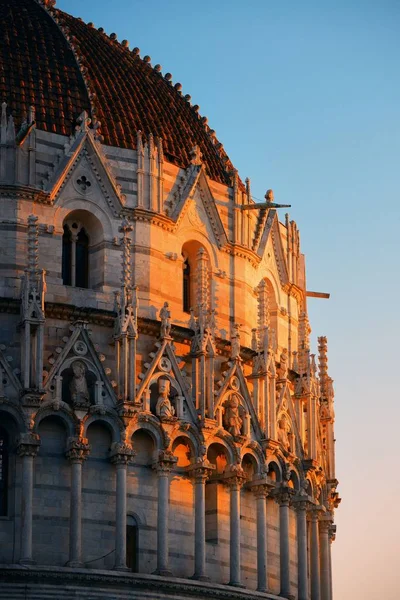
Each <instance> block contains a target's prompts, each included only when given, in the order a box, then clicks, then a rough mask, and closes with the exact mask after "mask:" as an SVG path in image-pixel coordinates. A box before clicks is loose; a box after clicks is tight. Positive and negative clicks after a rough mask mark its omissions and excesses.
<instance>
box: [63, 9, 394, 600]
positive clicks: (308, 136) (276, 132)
mask: <svg viewBox="0 0 400 600" xmlns="http://www.w3.org/2000/svg"><path fill="white" fill-rule="evenodd" d="M57 6H58V7H59V8H61V9H63V10H66V11H68V12H70V13H72V14H74V15H75V16H81V17H82V18H83V19H84V20H85V21H93V22H94V23H95V26H96V27H100V26H101V27H104V28H105V30H106V32H107V33H109V34H110V33H112V32H116V33H117V35H118V39H120V40H122V39H124V38H126V39H128V40H129V41H130V44H131V47H134V46H138V47H139V48H140V49H141V55H142V56H144V55H145V54H149V55H150V56H151V58H152V64H156V63H160V64H161V65H162V67H163V72H167V71H170V72H171V73H172V74H173V81H174V82H177V81H179V82H181V83H182V85H183V93H185V94H186V93H189V94H191V95H192V98H193V100H194V101H195V102H196V103H197V104H199V105H200V107H201V110H200V113H201V114H202V115H206V116H207V117H208V118H209V124H210V126H211V127H212V128H213V129H215V130H216V132H217V136H218V138H219V139H220V141H222V142H223V144H224V146H225V148H226V150H227V152H228V154H229V156H230V158H231V160H232V162H233V163H234V165H235V166H236V168H237V169H238V170H239V173H240V175H241V176H242V178H245V177H250V178H251V181H252V191H253V195H254V196H256V197H258V198H262V196H263V195H264V193H265V190H266V189H267V188H270V187H271V188H273V189H274V192H275V199H276V201H277V202H283V203H291V204H292V209H291V217H292V218H294V219H295V220H296V221H297V224H298V226H299V228H300V233H301V240H302V250H303V252H305V253H306V256H307V266H308V288H309V289H312V290H316V291H329V292H331V300H329V301H326V300H325V301H324V300H311V301H310V303H309V309H310V318H311V325H312V327H313V334H312V336H313V344H314V348H315V347H316V337H317V336H318V335H323V334H325V335H327V336H328V342H329V348H330V352H329V354H330V360H329V366H330V374H331V376H332V377H333V378H334V380H335V389H336V417H337V424H336V438H337V476H338V479H339V480H340V492H341V495H342V497H343V502H342V505H341V506H340V509H339V510H338V511H337V524H338V535H337V540H336V542H335V544H334V581H335V600H350V599H351V600H367V599H371V600H374V599H376V598H378V597H382V598H383V597H384V598H385V600H398V598H399V597H400V591H399V589H400V574H399V571H400V569H399V564H398V555H399V545H400V528H399V523H400V519H399V515H398V511H397V505H398V503H399V501H400V484H399V481H400V477H399V468H398V458H399V443H400V442H399V438H400V435H399V434H400V420H399V417H400V409H399V404H400V398H399V392H398V385H395V384H397V383H398V382H397V379H396V375H397V369H399V370H400V367H399V361H398V354H397V350H398V348H397V343H398V340H399V338H400V325H399V321H400V319H399V310H400V308H399V297H400V284H399V267H398V262H399V255H400V253H399V234H398V231H399V225H400V209H399V173H400V152H399V150H400V125H399V123H400V121H399V106H400V83H399V58H400V56H399V50H400V33H399V32H400V2H399V1H396V0H379V1H371V0H351V1H344V0H342V1H341V0H337V1H335V2H329V1H324V2H320V1H317V0H315V1H311V0H310V1H307V0H305V1H303V2H298V1H290V0H287V1H285V2H277V1H274V2H272V1H270V0H247V2H244V1H239V0H213V1H211V0H203V2H188V1H187V0H169V1H168V0H153V1H152V0H120V1H114V2H106V1H105V0H85V1H84V2H82V0H80V1H78V0H58V2H57Z"/></svg>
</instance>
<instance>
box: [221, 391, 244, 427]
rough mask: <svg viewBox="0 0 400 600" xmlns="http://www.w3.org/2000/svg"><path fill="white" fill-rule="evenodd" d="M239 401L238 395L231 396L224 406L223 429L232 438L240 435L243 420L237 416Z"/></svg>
mask: <svg viewBox="0 0 400 600" xmlns="http://www.w3.org/2000/svg"><path fill="white" fill-rule="evenodd" d="M239 407H240V400H239V396H238V394H232V395H231V396H230V398H229V400H228V401H227V402H226V404H225V412H224V427H225V429H226V430H227V431H229V433H231V434H232V435H234V436H238V435H241V432H242V425H243V419H242V418H241V416H240V414H239Z"/></svg>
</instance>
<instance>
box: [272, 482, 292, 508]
mask: <svg viewBox="0 0 400 600" xmlns="http://www.w3.org/2000/svg"><path fill="white" fill-rule="evenodd" d="M294 493H295V491H294V490H293V488H290V487H289V486H287V485H282V486H281V487H280V488H277V489H276V490H275V492H274V497H275V499H276V501H277V502H278V504H279V505H280V506H289V504H290V501H291V499H292V497H293V495H294Z"/></svg>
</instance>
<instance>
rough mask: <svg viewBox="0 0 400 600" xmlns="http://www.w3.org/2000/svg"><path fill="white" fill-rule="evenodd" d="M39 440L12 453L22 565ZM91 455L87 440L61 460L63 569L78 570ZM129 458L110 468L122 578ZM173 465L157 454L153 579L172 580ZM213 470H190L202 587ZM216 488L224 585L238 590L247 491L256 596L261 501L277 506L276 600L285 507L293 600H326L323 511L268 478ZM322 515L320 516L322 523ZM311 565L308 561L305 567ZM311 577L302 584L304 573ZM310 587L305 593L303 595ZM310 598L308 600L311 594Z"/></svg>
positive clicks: (29, 438) (329, 529)
mask: <svg viewBox="0 0 400 600" xmlns="http://www.w3.org/2000/svg"><path fill="white" fill-rule="evenodd" d="M39 445H40V442H39V439H38V436H36V435H35V434H25V436H24V438H23V439H21V441H20V443H19V445H18V454H19V456H20V457H21V458H22V494H21V495H22V506H21V554H20V563H21V564H25V565H27V564H33V563H34V561H33V555H32V503H33V474H34V457H35V456H36V454H37V451H38V449H39ZM88 453H89V445H88V442H87V440H86V439H78V438H76V439H72V440H70V443H69V447H68V449H67V452H66V456H67V458H68V460H69V461H70V464H71V491H70V538H69V561H68V562H67V566H70V567H82V566H83V562H82V465H83V463H84V461H85V459H86V458H87V456H88ZM133 454H134V452H133V450H132V449H131V448H130V447H129V446H127V445H126V444H114V445H113V449H112V453H111V461H112V463H113V464H114V465H115V468H116V503H115V505H116V524H115V564H114V568H115V569H116V570H127V566H126V523H127V505H126V498H127V465H128V464H129V462H130V461H131V459H132V457H133ZM175 463H176V458H175V457H174V456H173V455H172V453H170V452H161V453H160V457H159V460H158V462H157V464H156V465H155V470H156V472H157V477H158V513H157V569H156V571H155V573H156V574H158V575H164V576H168V575H172V572H171V571H170V568H169V556H168V555H169V518H168V517H169V495H170V473H171V471H172V470H173V468H174V465H175ZM212 471H213V467H212V465H210V464H209V463H208V462H207V461H205V462H204V463H201V462H200V463H195V464H194V465H193V467H192V470H191V471H190V475H191V476H192V477H193V480H194V499H195V501H194V521H195V539H194V563H195V572H194V575H193V578H194V579H197V580H207V579H208V577H207V570H206V528H205V486H206V482H207V479H208V478H209V477H210V475H211V474H212ZM221 477H222V482H223V483H225V484H226V485H228V486H229V490H230V560H229V564H230V580H229V584H230V585H233V586H238V587H241V586H242V583H241V556H240V551H241V547H240V533H241V524H240V512H241V511H240V498H241V494H240V492H241V488H242V486H243V485H244V484H245V483H246V486H247V487H248V488H249V489H251V490H252V492H253V493H254V495H255V499H256V515H257V584H258V585H257V589H258V590H259V591H260V592H267V591H268V538H267V497H268V496H269V495H271V496H273V498H274V499H275V500H276V501H277V502H278V503H279V524H280V526H279V531H280V595H281V596H282V597H283V598H289V597H293V596H290V587H291V586H290V544H289V514H290V505H293V506H294V507H295V508H296V512H297V550H298V552H297V555H298V576H297V581H298V595H297V600H309V597H311V600H332V573H331V541H332V540H333V539H334V527H333V526H332V523H331V520H330V519H329V518H328V517H324V515H325V513H324V512H323V511H321V508H320V507H318V506H316V505H314V504H311V503H310V502H309V500H308V498H306V499H305V498H304V497H302V496H300V497H296V496H295V493H294V490H293V489H291V488H289V487H286V486H283V485H280V484H277V486H276V487H275V486H274V485H273V484H271V481H270V480H269V479H267V478H264V479H259V480H254V481H252V482H250V483H249V482H247V480H246V477H245V475H244V473H243V471H242V470H241V469H240V468H236V470H232V471H230V472H227V473H224V474H223V475H222V476H221ZM321 515H322V516H321ZM308 523H309V529H310V550H309V551H308V534H307V531H308ZM309 558H310V560H309ZM309 571H310V572H311V577H310V578H309V577H308V572H309ZM309 581H310V587H311V589H310V590H309ZM310 592H311V593H310Z"/></svg>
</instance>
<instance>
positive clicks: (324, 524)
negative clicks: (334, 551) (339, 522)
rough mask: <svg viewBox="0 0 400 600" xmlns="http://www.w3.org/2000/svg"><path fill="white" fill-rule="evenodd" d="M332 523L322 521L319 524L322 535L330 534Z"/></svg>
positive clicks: (326, 520) (325, 520)
mask: <svg viewBox="0 0 400 600" xmlns="http://www.w3.org/2000/svg"><path fill="white" fill-rule="evenodd" d="M331 525H332V522H331V521H330V520H328V519H321V520H320V522H319V531H320V533H327V534H329V531H330V528H331Z"/></svg>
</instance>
